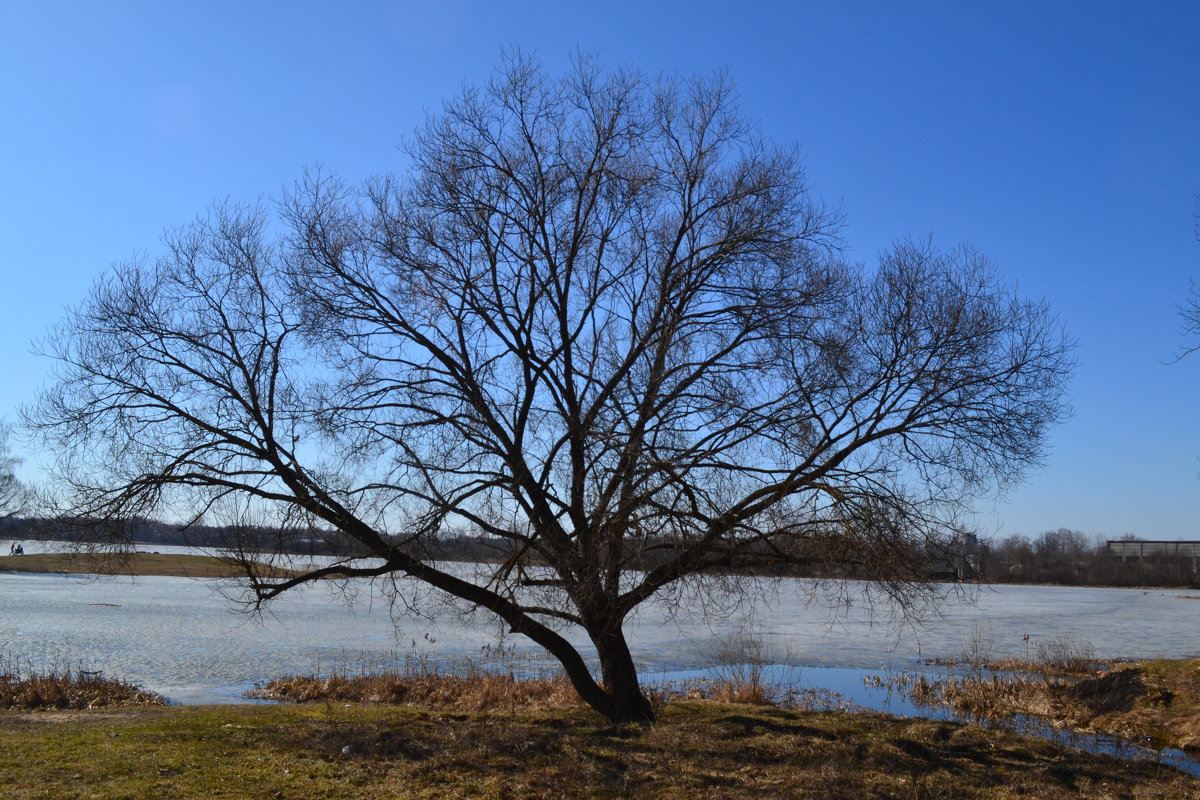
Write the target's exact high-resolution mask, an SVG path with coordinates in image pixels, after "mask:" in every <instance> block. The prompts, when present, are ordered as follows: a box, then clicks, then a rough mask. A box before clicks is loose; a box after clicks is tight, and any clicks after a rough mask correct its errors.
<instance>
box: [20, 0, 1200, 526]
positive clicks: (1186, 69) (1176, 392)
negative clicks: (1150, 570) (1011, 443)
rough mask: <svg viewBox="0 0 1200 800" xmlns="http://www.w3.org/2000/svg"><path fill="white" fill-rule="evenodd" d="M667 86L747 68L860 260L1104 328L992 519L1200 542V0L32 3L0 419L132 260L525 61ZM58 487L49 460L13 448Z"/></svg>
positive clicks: (371, 168) (356, 151)
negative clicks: (972, 249) (1185, 308)
mask: <svg viewBox="0 0 1200 800" xmlns="http://www.w3.org/2000/svg"><path fill="white" fill-rule="evenodd" d="M509 46H516V47H519V48H521V49H523V50H524V51H526V52H534V53H536V54H537V55H538V56H539V57H540V58H541V60H542V61H543V62H544V63H545V64H547V65H548V66H549V67H550V68H552V69H554V70H555V71H559V70H560V68H561V67H562V66H563V65H564V64H565V63H566V62H567V59H568V57H569V55H570V53H571V52H572V51H574V50H575V49H577V48H578V49H582V50H584V51H594V52H598V53H599V57H600V61H601V63H604V64H608V65H624V64H631V65H634V66H637V67H640V68H642V69H643V70H646V71H649V72H658V71H666V72H679V73H685V74H686V73H693V72H705V73H706V72H709V71H711V70H712V69H714V68H727V69H728V70H729V71H730V73H731V74H732V76H733V78H734V79H735V81H736V83H737V86H738V88H739V90H740V94H741V97H742V105H743V108H744V110H745V112H746V114H747V115H748V116H750V117H753V118H756V119H758V120H759V121H760V122H761V124H762V127H763V129H764V131H765V132H766V133H767V135H769V136H770V137H771V138H773V139H776V140H779V141H787V142H796V143H798V144H799V145H800V147H801V149H802V152H803V153H804V154H805V159H806V163H807V166H808V170H809V174H810V177H811V179H812V184H813V186H814V189H815V192H816V194H817V195H818V196H819V197H821V198H823V199H824V200H826V201H827V202H829V203H831V204H834V205H840V206H841V208H842V209H843V210H844V212H845V214H846V216H847V219H848V226H847V228H846V237H847V240H848V241H849V243H850V246H851V251H850V255H851V257H853V258H855V259H857V260H862V261H865V262H868V263H869V262H871V261H873V260H874V258H875V256H876V255H877V254H878V253H879V251H880V250H882V249H883V248H885V247H886V246H887V245H888V244H889V243H890V242H891V241H892V240H894V239H897V238H901V237H906V236H913V237H918V238H923V237H926V236H930V237H932V238H933V240H934V241H935V243H936V244H938V245H940V246H944V247H950V246H954V245H956V244H959V243H964V242H966V243H970V244H973V245H975V246H976V247H978V248H979V249H981V250H982V251H984V252H985V253H987V254H989V255H990V256H992V257H993V258H994V259H995V260H996V262H997V263H998V266H999V270H1000V271H1001V273H1002V274H1003V275H1005V276H1006V277H1008V278H1009V279H1011V280H1012V281H1013V282H1015V283H1017V284H1018V285H1019V287H1020V289H1021V291H1023V292H1024V293H1025V294H1027V295H1031V296H1035V297H1039V298H1045V299H1046V300H1047V301H1048V302H1049V303H1050V304H1051V306H1052V307H1053V308H1054V309H1055V310H1056V312H1057V313H1058V314H1059V315H1060V317H1061V318H1062V320H1063V321H1064V323H1065V324H1066V326H1067V328H1068V329H1069V331H1070V332H1071V333H1072V334H1073V335H1074V336H1075V337H1076V338H1077V339H1078V341H1079V345H1080V346H1079V350H1078V358H1079V361H1080V365H1079V368H1078V371H1077V373H1076V377H1075V379H1074V381H1073V383H1072V391H1071V400H1072V403H1073V405H1074V407H1075V415H1074V417H1073V419H1072V420H1071V421H1070V422H1068V423H1067V424H1066V425H1064V426H1063V427H1061V428H1059V429H1058V430H1056V431H1055V433H1054V435H1053V437H1052V440H1051V445H1052V451H1051V454H1050V458H1049V461H1048V463H1047V465H1046V467H1045V468H1044V469H1042V470H1040V471H1038V472H1036V473H1034V474H1031V475H1030V476H1029V479H1028V481H1027V482H1026V484H1025V485H1024V486H1021V487H1018V488H1017V489H1015V490H1014V491H1012V492H1010V493H1008V494H1007V495H1006V496H1004V497H1002V498H999V499H996V498H989V499H986V500H984V501H982V502H981V503H980V504H979V512H978V518H977V520H976V522H977V524H978V525H979V526H980V527H981V528H982V529H983V530H984V531H985V532H989V533H993V534H998V535H1001V536H1005V535H1010V534H1015V533H1024V534H1036V533H1038V532H1040V531H1043V530H1047V529H1053V528H1058V527H1070V528H1076V529H1079V530H1083V531H1085V532H1087V533H1089V534H1102V535H1107V536H1112V537H1116V536H1119V535H1121V534H1122V533H1125V532H1134V533H1137V534H1139V535H1142V536H1145V537H1148V538H1169V539H1174V538H1195V539H1200V419H1198V418H1197V411H1198V410H1200V403H1198V402H1197V399H1198V394H1200V354H1197V355H1196V356H1193V358H1192V359H1190V360H1187V361H1184V362H1182V363H1178V364H1174V365H1167V364H1166V363H1165V362H1167V361H1169V360H1170V359H1171V358H1172V356H1173V354H1174V353H1175V351H1176V350H1177V349H1178V348H1179V346H1180V345H1182V344H1183V340H1182V338H1181V324H1180V320H1179V318H1178V316H1177V315H1176V308H1175V307H1176V305H1177V304H1178V303H1180V302H1181V301H1183V300H1184V299H1185V298H1186V297H1187V294H1188V291H1189V287H1190V285H1191V280H1192V279H1193V278H1196V279H1200V243H1198V242H1197V241H1196V239H1195V229H1194V218H1193V215H1194V213H1195V210H1196V195H1197V194H1198V193H1200V3H1197V2H1196V1H1195V0H1188V1H1181V2H1157V3H1154V2H1148V3H1141V4H1133V3H1105V2H1078V3H1046V2H1037V3H1019V2H1004V3H999V2H997V3H984V2H980V3H975V2H971V3H963V2H957V1H955V2H912V3H821V4H818V3H806V2H754V1H753V0H741V1H740V2H728V3H720V2H703V1H702V0H685V1H680V2H677V1H675V0H672V1H671V2H653V0H641V1H640V2H603V3H601V2H587V3H584V2H580V3H574V2H561V0H560V1H559V2H527V1H522V0H505V1H504V2H495V0H487V1H485V0H478V1H477V2H465V1H463V2H454V1H453V0H427V2H391V3H384V2H379V3H370V2H345V3H338V4H332V3H317V2H288V3H283V2H279V3H254V2H211V1H209V2H203V3H201V2H145V3H132V2H116V1H113V2H105V3H91V2H82V0H76V2H49V1H47V2H33V0H28V2H18V1H16V0H14V2H9V3H6V4H5V5H4V13H3V14H2V15H0V101H2V104H0V271H2V273H3V277H4V282H3V288H2V290H0V359H3V365H4V370H3V377H2V378H0V416H3V417H6V418H8V419H10V420H12V419H13V418H15V416H16V409H17V407H18V406H19V405H20V404H22V403H27V402H29V401H31V400H32V399H33V397H34V395H35V393H36V391H37V389H38V387H39V386H40V385H41V384H42V383H43V382H44V381H45V380H46V375H47V370H48V368H49V366H50V365H49V363H48V362H46V361H45V360H43V359H39V358H35V357H34V356H32V355H31V345H30V341H31V339H33V338H35V337H37V336H40V335H41V334H43V333H44V332H45V331H46V330H47V329H48V328H49V327H50V326H51V325H52V324H53V323H54V322H55V321H56V320H57V319H58V318H59V317H60V316H61V315H62V311H63V309H64V308H65V307H67V306H69V305H72V304H74V303H76V302H77V301H78V300H79V299H80V298H81V297H82V296H83V294H84V293H85V292H86V291H87V289H88V287H89V285H90V284H91V282H92V281H93V280H94V278H95V277H96V276H97V275H99V274H100V272H101V271H102V270H103V269H104V268H105V267H106V266H107V265H108V264H110V263H112V262H114V261H117V260H120V259H123V258H126V257H128V256H130V255H132V254H134V253H135V252H148V253H153V252H154V251H155V250H156V248H157V247H158V245H159V239H160V235H161V232H162V231H163V229H164V228H167V227H172V226H175V225H178V224H181V223H184V222H186V221H188V220H190V219H191V218H193V217H194V216H195V215H196V214H197V213H198V212H199V211H201V210H202V209H203V208H204V207H205V206H206V205H207V204H209V203H210V202H211V201H213V200H214V199H220V198H226V197H228V198H231V199H234V200H254V199H256V198H258V197H260V196H264V197H271V196H278V195H279V193H280V191H281V189H282V188H283V187H284V186H285V185H287V184H289V183H290V182H291V181H292V180H294V179H295V178H296V177H298V176H299V174H300V173H301V171H302V170H303V169H304V168H305V167H308V166H313V165H318V164H320V165H323V166H324V168H326V169H328V170H331V171H336V172H339V173H341V174H342V175H343V176H345V177H347V178H351V179H358V178H363V177H367V176H369V175H371V174H373V173H383V172H388V171H392V170H396V169H402V168H403V163H402V159H401V157H400V156H399V155H398V153H397V151H396V145H397V143H399V142H400V140H401V139H402V138H403V137H405V136H406V135H407V134H408V132H410V131H411V130H412V129H413V128H414V127H415V126H416V125H417V124H418V123H419V122H420V121H421V120H422V119H423V118H424V115H425V113H426V112H428V111H436V110H437V109H438V107H439V105H440V102H441V100H442V98H444V97H447V96H449V95H451V94H453V93H455V92H456V91H458V89H459V88H460V87H461V86H463V85H464V84H471V83H478V82H481V81H483V80H485V79H486V77H487V74H488V71H489V70H490V69H491V68H492V67H494V66H495V65H497V64H498V63H499V61H500V54H501V51H502V49H504V48H505V47H509ZM16 449H17V450H18V451H23V452H20V454H21V455H23V456H24V457H25V458H26V459H27V462H28V463H27V467H28V469H27V470H26V473H27V475H28V476H29V477H35V475H36V468H35V467H36V462H37V454H36V453H34V452H29V451H28V447H27V446H25V445H22V444H21V443H17V447H16Z"/></svg>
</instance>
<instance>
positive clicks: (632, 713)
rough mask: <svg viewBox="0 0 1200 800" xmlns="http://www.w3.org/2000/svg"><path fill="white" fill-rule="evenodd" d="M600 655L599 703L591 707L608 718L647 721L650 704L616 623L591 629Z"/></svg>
mask: <svg viewBox="0 0 1200 800" xmlns="http://www.w3.org/2000/svg"><path fill="white" fill-rule="evenodd" d="M591 637H592V642H593V643H594V644H595V645H596V652H597V654H598V655H599V657H600V671H601V674H602V676H603V686H602V687H601V690H602V696H603V707H600V706H597V705H596V704H595V703H592V704H591V705H592V707H593V708H595V709H596V710H597V711H599V712H600V713H601V714H603V715H604V716H605V717H607V718H608V719H609V720H611V721H612V722H633V723H649V722H653V721H654V708H653V706H651V705H650V700H649V699H648V698H647V697H646V695H645V693H643V692H642V687H641V686H640V685H639V684H638V675H637V667H635V666H634V663H633V656H632V655H630V653H629V645H628V643H626V641H625V636H624V634H623V633H622V631H621V628H620V626H619V625H617V626H611V625H610V626H608V627H606V628H605V629H603V630H601V631H598V632H593V633H591Z"/></svg>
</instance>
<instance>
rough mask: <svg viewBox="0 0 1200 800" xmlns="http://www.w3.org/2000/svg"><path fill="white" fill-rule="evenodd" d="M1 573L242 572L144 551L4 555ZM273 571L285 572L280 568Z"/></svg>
mask: <svg viewBox="0 0 1200 800" xmlns="http://www.w3.org/2000/svg"><path fill="white" fill-rule="evenodd" d="M0 572H39V573H46V574H54V573H68V574H73V573H79V574H93V575H136V576H146V575H161V576H165V577H172V578H231V577H235V576H237V575H240V574H242V573H241V571H240V570H239V568H238V567H237V565H236V564H233V563H231V562H229V561H226V560H224V559H221V558H217V557H215V556H200V555H186V554H181V553H141V552H139V553H130V554H128V555H125V556H122V557H120V558H115V557H99V556H89V555H87V554H86V553H31V554H28V555H23V556H0ZM272 572H273V573H274V574H277V575H282V574H283V573H282V571H279V570H273V571H272Z"/></svg>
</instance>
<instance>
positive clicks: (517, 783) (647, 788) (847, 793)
mask: <svg viewBox="0 0 1200 800" xmlns="http://www.w3.org/2000/svg"><path fill="white" fill-rule="evenodd" d="M0 752H3V753H4V756H5V757H4V759H3V760H0V790H2V792H3V796H4V797H6V798H14V800H16V799H18V798H19V799H24V798H98V799H101V800H108V799H110V798H111V799H113V800H115V799H116V798H141V797H156V796H169V797H171V798H172V800H184V799H185V798H211V797H230V798H243V797H245V798H321V797H327V798H351V799H353V798H372V800H375V799H376V798H448V797H462V798H618V797H639V798H712V797H729V798H735V797H747V798H751V797H752V798H756V800H764V799H769V798H806V797H811V798H828V799H830V800H840V799H841V798H846V800H849V799H850V798H854V800H860V798H995V799H996V800H1008V798H1056V799H1057V798H1097V799H1099V798H1111V799H1114V800H1115V799H1116V798H1138V799H1141V798H1181V799H1186V798H1200V781H1196V780H1195V779H1192V778H1189V777H1187V776H1185V775H1183V774H1182V773H1179V772H1176V771H1174V770H1172V769H1170V768H1167V767H1162V766H1158V765H1155V764H1151V763H1148V762H1121V761H1117V760H1114V759H1111V758H1108V757H1103V756H1092V755H1088V754H1085V753H1082V752H1079V751H1073V750H1065V749H1063V748H1060V747H1057V746H1055V745H1053V744H1050V743H1048V742H1043V741H1039V740H1034V739H1027V738H1022V737H1019V736H1016V735H1013V734H1009V733H1005V732H998V731H993V730H986V729H984V728H980V727H977V726H972V725H959V724H952V723H944V722H936V721H925V720H900V719H894V718H891V717H887V716H883V715H877V714H844V713H835V712H793V711H784V710H780V709H773V708H763V707H756V706H739V705H724V704H718V703H712V702H677V703H671V704H668V705H667V706H666V707H665V708H664V710H663V712H662V714H661V717H660V720H659V722H658V723H656V724H655V725H654V726H653V727H651V728H649V729H646V730H642V729H639V728H620V727H612V726H609V725H607V724H606V723H604V722H603V720H601V719H600V718H599V717H597V716H595V715H594V714H592V713H591V712H589V711H587V710H585V709H580V708H575V709H561V708H560V709H542V710H533V711H519V712H447V711H433V710H429V709H422V708H417V707H412V706H400V705H366V704H357V703H319V704H301V705H280V706H185V707H166V708H121V709H97V710H92V711H83V712H79V711H75V712H37V713H28V712H3V713H0Z"/></svg>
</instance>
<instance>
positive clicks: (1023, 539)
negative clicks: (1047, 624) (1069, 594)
mask: <svg viewBox="0 0 1200 800" xmlns="http://www.w3.org/2000/svg"><path fill="white" fill-rule="evenodd" d="M1125 539H1126V540H1128V541H1138V538H1137V537H1136V536H1129V535H1127V536H1126V537H1125ZM1196 566H1197V565H1196V563H1195V561H1194V560H1193V559H1192V558H1186V557H1185V558H1176V557H1173V556H1169V555H1166V554H1154V555H1148V556H1147V557H1145V558H1142V559H1138V560H1131V561H1122V560H1121V559H1120V558H1119V557H1117V556H1114V555H1113V554H1112V553H1111V552H1110V550H1109V547H1108V545H1107V543H1106V541H1105V540H1104V539H1096V538H1092V537H1089V536H1088V535H1086V534H1084V533H1081V532H1080V531H1072V530H1067V529H1066V528H1059V529H1058V530H1055V531H1046V532H1045V533H1042V534H1040V535H1038V536H1035V537H1033V538H1029V537H1027V536H1019V535H1018V536H1009V537H1007V538H1004V539H997V540H994V541H991V542H988V543H986V544H981V545H979V554H978V559H977V567H976V571H977V573H978V579H979V580H981V581H985V582H988V583H1057V584H1063V585H1067V586H1200V574H1198V573H1197V569H1196Z"/></svg>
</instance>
